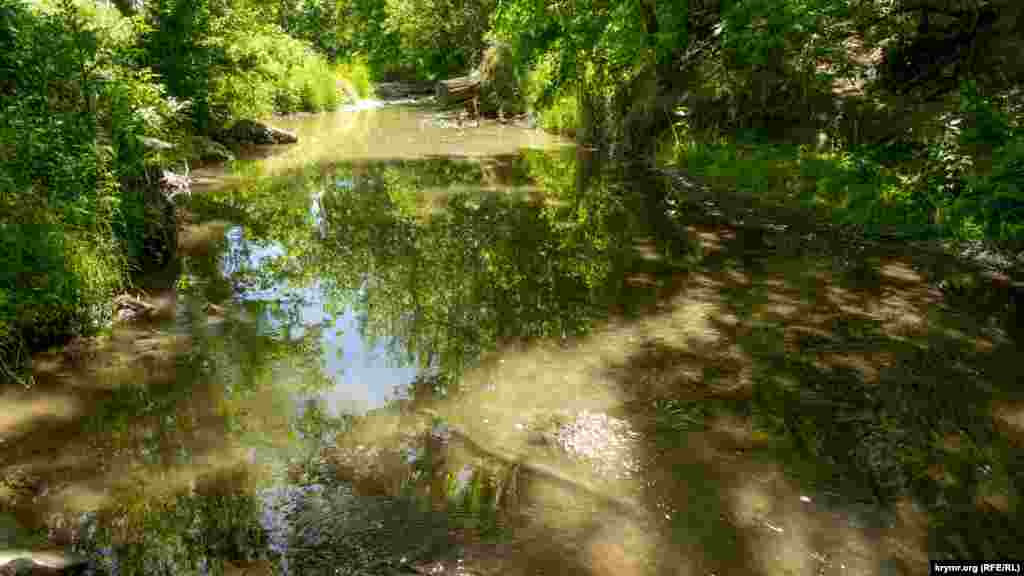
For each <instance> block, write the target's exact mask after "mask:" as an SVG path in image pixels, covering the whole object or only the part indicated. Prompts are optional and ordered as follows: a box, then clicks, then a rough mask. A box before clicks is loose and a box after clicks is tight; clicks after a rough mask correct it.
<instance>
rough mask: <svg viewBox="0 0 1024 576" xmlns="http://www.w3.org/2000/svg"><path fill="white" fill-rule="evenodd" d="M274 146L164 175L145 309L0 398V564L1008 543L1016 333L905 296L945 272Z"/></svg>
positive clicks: (698, 553) (590, 201)
mask: <svg viewBox="0 0 1024 576" xmlns="http://www.w3.org/2000/svg"><path fill="white" fill-rule="evenodd" d="M276 124H277V125H279V126H281V127H284V128H288V129H291V130H294V131H296V132H297V133H298V135H299V138H300V143H299V144H297V145H295V146H292V147H287V148H278V149H261V150H252V151H251V157H250V158H247V159H245V160H241V161H238V162H236V163H234V165H232V166H230V167H228V168H227V169H206V170H197V171H196V172H195V174H194V175H196V176H198V177H199V178H201V179H202V181H203V182H204V184H203V185H201V186H199V187H197V191H196V192H195V193H194V194H193V195H192V197H191V198H189V199H188V200H187V201H186V203H185V204H183V205H182V206H181V208H182V210H183V217H184V220H185V225H184V228H183V231H182V237H181V242H180V250H179V252H180V258H179V259H178V260H177V261H176V262H175V263H174V266H173V267H172V268H171V269H170V270H168V271H166V273H164V274H161V275H156V276H154V278H151V279H149V280H148V281H147V282H145V283H143V284H141V285H140V288H144V289H145V294H144V295H143V296H144V297H145V298H147V299H148V300H149V301H150V302H151V303H153V304H154V308H153V309H154V310H155V312H153V314H152V315H151V316H152V317H151V318H149V319H147V320H145V321H135V322H129V323H123V324H120V325H117V326H115V328H114V329H113V330H112V331H111V332H110V333H109V334H107V335H104V336H101V337H99V338H96V339H91V340H83V341H78V342H76V343H73V344H72V345H70V346H68V347H67V348H65V349H62V350H56V351H51V352H49V353H45V354H41V355H39V356H38V357H37V358H36V359H35V361H34V367H35V371H34V375H33V376H34V384H33V385H32V386H31V387H30V388H28V389H25V388H21V387H8V388H6V389H3V390H2V391H0V478H2V483H0V506H3V507H4V509H6V511H0V558H2V557H3V556H2V554H4V553H6V554H8V556H11V555H14V554H16V553H15V552H13V551H14V550H35V551H36V552H37V557H38V558H42V557H43V556H42V555H41V554H42V551H43V550H51V551H52V550H54V549H57V550H63V551H64V552H65V553H69V551H74V552H75V553H76V554H78V555H79V556H80V557H82V558H87V559H89V561H90V562H91V566H92V567H93V568H94V569H96V570H106V571H108V572H114V571H116V572H117V573H120V574H126V573H153V572H159V571H164V570H166V571H168V572H169V573H175V574H187V573H196V574H200V573H221V572H223V573H235V572H239V573H240V571H242V570H243V569H245V570H248V571H249V572H247V573H254V572H259V571H262V572H259V573H325V574H326V573H337V572H336V570H340V569H341V568H344V569H346V570H347V569H349V568H353V569H355V568H357V567H362V569H364V571H365V573H388V572H387V571H388V570H392V569H394V570H398V569H400V568H402V567H406V568H409V567H413V568H416V569H418V570H421V571H424V572H423V573H427V572H429V571H430V570H436V569H438V567H439V566H440V569H441V570H442V572H443V573H449V574H456V573H460V572H459V571H460V570H462V573H478V574H536V573H544V574H548V573H572V574H595V575H602V576H603V575H610V574H616V575H618V574H624V575H632V574H648V573H650V574H674V575H675V574H709V573H716V574H765V575H769V574H771V575H774V574H879V573H882V574H922V573H926V572H927V560H928V558H954V557H959V558H979V557H985V558H996V557H1005V556H1007V555H1011V554H1012V553H1013V552H1015V551H1016V550H1017V548H1016V545H1017V543H1018V542H1019V541H1020V535H1021V532H1020V529H1019V528H1018V526H1020V523H1019V522H1018V520H1019V519H1020V507H1019V494H1020V479H1021V468H1020V466H1021V464H1020V462H1024V459H1021V458H1020V455H1021V452H1020V441H1021V439H1022V438H1024V424H1022V417H1021V414H1022V409H1024V404H1022V403H1021V399H1020V396H1019V386H1017V383H1019V382H1021V381H1024V378H1022V376H1024V375H1022V371H1024V369H1022V368H1021V363H1020V362H1019V360H1017V358H1018V357H1019V350H1018V340H1017V334H1018V333H1017V332H1016V331H1015V330H1016V327H1015V325H1014V322H1015V316H1014V314H1015V313H1016V312H1017V311H1016V310H1015V309H1013V308H1012V305H1010V304H1008V302H1009V300H1007V299H1006V298H1004V297H1003V296H1001V295H1000V293H999V292H998V291H997V290H979V291H976V292H969V293H962V294H960V295H957V294H955V293H952V292H944V291H943V290H940V289H939V288H938V286H939V285H940V283H941V282H942V280H944V279H948V278H962V277H965V276H969V277H973V276H971V275H972V274H974V272H972V271H970V270H968V269H966V268H964V267H962V266H960V265H957V264H955V263H952V262H949V261H947V260H945V259H942V258H939V257H935V256H923V255H920V254H915V253H913V252H911V251H909V250H907V249H905V248H904V247H902V246H891V245H890V246H868V245H863V244H858V243H856V242H851V241H849V240H842V239H834V238H822V237H815V236H813V235H812V234H810V233H804V232H803V231H802V230H801V224H802V223H801V222H769V223H767V224H764V223H761V225H758V226H753V225H751V224H750V223H749V221H750V220H751V218H750V217H749V215H746V214H745V215H744V216H743V217H744V218H745V219H746V220H747V221H748V223H747V224H745V225H740V224H738V223H736V222H735V220H736V218H733V219H730V218H728V217H727V216H728V215H723V213H722V210H723V209H726V210H728V209H729V208H723V207H721V206H718V205H717V204H714V203H712V201H711V200H708V199H706V198H697V197H696V196H694V195H693V194H694V193H693V192H692V191H690V192H687V191H686V190H685V189H684V188H680V187H679V186H677V185H673V184H672V182H671V181H670V180H668V179H665V178H662V177H660V176H657V175H653V174H648V173H636V172H624V171H622V170H621V169H619V168H618V167H616V166H607V165H606V166H599V165H597V163H596V162H595V159H594V158H592V157H591V156H589V155H588V154H587V153H586V152H584V151H577V150H575V149H574V148H573V147H571V146H568V145H567V144H566V143H565V142H562V141H560V140H559V139H557V138H555V137H552V136H548V135H545V134H542V133H539V132H536V131H531V130H526V129H524V128H520V127H515V126H511V125H501V124H498V123H495V122H484V123H482V124H481V125H475V124H472V123H466V122H464V121H463V122H461V124H460V121H459V120H458V118H456V117H452V116H447V117H445V116H442V115H439V114H437V113H435V112H434V111H432V110H430V109H426V108H422V107H420V108H417V107H412V106H402V107H375V108H374V107H363V108H362V109H358V110H350V111H343V112H339V113H335V114H326V115H319V116H308V117H302V118H287V119H279V120H278V121H277V122H276ZM724 204H727V203H724ZM732 210H734V211H735V210H736V209H735V208H732ZM961 284H962V283H961ZM1004 296H1005V295H1004ZM398 497H402V498H405V499H408V500H409V501H411V502H414V503H415V504H414V505H410V506H411V507H410V508H408V510H407V509H406V508H405V507H403V506H404V505H398V504H394V506H392V504H393V503H394V502H395V500H394V499H395V498H398ZM403 501H404V500H403ZM379 502H385V503H390V504H379V505H378V504H377V503H379ZM396 506H397V507H396ZM427 509H430V510H433V512H428V511H427ZM364 540H365V543H364V544H363V545H362V548H359V547H358V546H354V545H352V543H353V542H364ZM4 549H6V552H3V550H4ZM360 550H362V551H360ZM17 554H21V552H18V553H17ZM403 558H404V560H403ZM115 566H116V570H115V568H114V567H115ZM341 573H346V572H341ZM352 573H356V572H352ZM434 573H437V572H434Z"/></svg>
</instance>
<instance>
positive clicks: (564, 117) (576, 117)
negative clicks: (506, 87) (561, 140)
mask: <svg viewBox="0 0 1024 576" xmlns="http://www.w3.org/2000/svg"><path fill="white" fill-rule="evenodd" d="M555 69H556V62H555V60H554V54H549V55H546V56H545V57H542V58H540V59H539V60H538V62H537V64H536V65H535V66H534V67H533V69H532V70H530V72H529V73H528V74H527V75H526V82H525V83H524V84H525V85H524V87H523V92H524V95H525V98H526V105H527V107H528V108H530V109H531V110H533V112H534V113H535V114H536V115H537V122H538V124H539V125H540V127H541V128H543V129H545V130H547V131H549V132H554V133H556V134H565V135H567V136H571V137H574V136H575V135H576V130H577V129H578V128H579V125H580V113H579V102H578V101H577V98H576V86H575V84H572V83H569V84H566V85H563V86H562V87H561V88H560V89H559V90H558V91H557V92H555V93H554V94H548V93H547V89H548V87H549V86H550V85H551V84H552V80H553V77H554V74H555Z"/></svg>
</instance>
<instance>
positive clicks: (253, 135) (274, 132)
mask: <svg viewBox="0 0 1024 576" xmlns="http://www.w3.org/2000/svg"><path fill="white" fill-rule="evenodd" d="M222 139H223V140H226V141H228V142H233V143H237V144H294V143H296V142H298V141H299V138H298V136H296V135H295V134H292V133H291V132H288V131H287V130H281V129H280V128H274V127H273V126H268V125H266V124H264V123H262V122H257V121H255V120H239V121H237V122H235V123H234V125H232V126H231V128H229V129H228V130H226V131H225V132H224V133H223V134H222Z"/></svg>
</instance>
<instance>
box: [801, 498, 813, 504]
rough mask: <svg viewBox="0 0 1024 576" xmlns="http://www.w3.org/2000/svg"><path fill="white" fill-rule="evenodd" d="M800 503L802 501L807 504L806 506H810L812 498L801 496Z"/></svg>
mask: <svg viewBox="0 0 1024 576" xmlns="http://www.w3.org/2000/svg"><path fill="white" fill-rule="evenodd" d="M800 501H801V502H804V503H806V504H810V502H811V499H810V498H809V497H808V496H801V497H800Z"/></svg>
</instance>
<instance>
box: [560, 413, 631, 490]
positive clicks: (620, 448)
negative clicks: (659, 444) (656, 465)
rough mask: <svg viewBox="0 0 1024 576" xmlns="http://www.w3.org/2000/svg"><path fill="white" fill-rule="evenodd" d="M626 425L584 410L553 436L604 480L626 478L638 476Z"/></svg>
mask: <svg viewBox="0 0 1024 576" xmlns="http://www.w3.org/2000/svg"><path fill="white" fill-rule="evenodd" d="M638 437H639V434H638V433H637V432H635V431H633V430H632V428H631V426H630V424H629V422H627V421H625V420H621V419H618V418H613V417H611V416H608V415H607V414H604V413H599V412H598V413H593V412H590V411H587V410H584V411H582V412H580V414H579V415H578V416H577V417H576V419H575V420H573V421H572V422H570V423H568V424H565V425H563V426H561V427H559V429H558V430H557V431H556V432H555V434H554V438H555V441H556V442H557V443H558V446H559V447H560V448H561V449H562V450H564V451H565V452H566V453H567V454H569V455H570V456H572V457H574V458H579V459H581V460H584V461H586V462H588V463H589V464H590V465H591V466H593V468H594V470H595V472H597V473H598V474H599V475H600V476H603V477H606V478H614V479H623V478H629V477H631V476H632V475H633V474H635V473H637V472H639V470H640V465H639V463H638V462H637V460H636V457H635V454H636V453H637V448H638V445H637V442H636V440H637V438H638Z"/></svg>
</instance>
